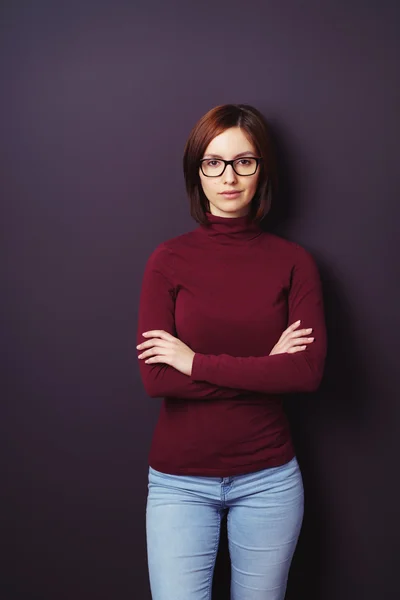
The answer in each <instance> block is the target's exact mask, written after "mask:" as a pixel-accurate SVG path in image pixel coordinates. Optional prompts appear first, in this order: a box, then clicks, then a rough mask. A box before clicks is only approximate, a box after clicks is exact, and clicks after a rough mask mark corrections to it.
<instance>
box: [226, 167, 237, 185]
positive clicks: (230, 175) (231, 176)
mask: <svg viewBox="0 0 400 600" xmlns="http://www.w3.org/2000/svg"><path fill="white" fill-rule="evenodd" d="M224 181H225V182H226V183H232V182H234V181H236V173H235V171H234V170H233V167H232V165H226V169H225V171H224Z"/></svg>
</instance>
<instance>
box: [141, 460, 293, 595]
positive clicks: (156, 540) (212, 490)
mask: <svg viewBox="0 0 400 600" xmlns="http://www.w3.org/2000/svg"><path fill="white" fill-rule="evenodd" d="M303 511H304V492H303V482H302V477H301V472H300V469H299V465H298V462H297V459H296V458H293V459H292V460H291V461H289V462H288V463H286V464H284V465H281V466H278V467H271V468H268V469H263V470H261V471H256V472H253V473H248V474H245V475H235V476H232V477H200V476H197V475H196V476H186V475H169V474H166V473H161V472H159V471H156V470H155V469H153V468H151V467H150V468H149V485H148V498H147V509H146V534H147V556H148V566H149V576H150V586H151V592H152V598H153V600H211V592H212V579H213V573H214V565H215V559H216V555H217V551H218V545H219V536H220V526H221V519H222V517H223V515H224V514H225V512H226V513H227V531H228V546H229V554H230V560H231V599H232V600H284V597H285V591H286V585H287V578H288V573H289V568H290V563H291V560H292V557H293V553H294V550H295V547H296V544H297V540H298V537H299V534H300V529H301V524H302V519H303Z"/></svg>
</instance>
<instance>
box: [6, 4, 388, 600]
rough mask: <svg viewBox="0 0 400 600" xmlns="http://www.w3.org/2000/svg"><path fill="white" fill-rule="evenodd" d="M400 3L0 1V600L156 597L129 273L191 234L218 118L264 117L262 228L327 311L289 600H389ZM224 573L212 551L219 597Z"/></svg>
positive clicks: (308, 398)
mask: <svg viewBox="0 0 400 600" xmlns="http://www.w3.org/2000/svg"><path fill="white" fill-rule="evenodd" d="M398 6H399V5H398V2H395V1H393V2H390V1H380V2H379V1H378V0H374V1H372V0H371V1H369V2H367V1H361V0H359V1H357V0H347V1H344V0H343V1H337V0H336V1H325V2H321V1H317V0H315V1H314V0H306V1H304V2H300V1H295V0H288V1H285V2H282V1H281V0H275V1H264V2H262V1H261V0H253V1H252V2H238V1H231V2H209V3H207V2H196V3H190V2H183V1H181V2H162V1H160V0H159V1H158V2H123V1H121V0H114V1H113V2H111V1H108V2H101V1H98V2H89V1H85V0H81V1H80V2H50V1H48V2H45V1H43V0H37V1H36V2H27V1H25V2H23V1H20V2H11V1H10V0H9V1H8V2H3V3H2V6H1V9H0V10H1V48H0V50H1V59H0V60H1V67H2V73H3V77H2V91H1V165H2V167H1V171H2V183H1V189H2V194H1V197H2V214H1V227H2V244H3V251H2V258H3V261H2V262H3V285H2V295H1V296H2V304H3V306H2V308H3V311H2V313H3V319H2V331H3V341H2V344H1V348H2V352H3V360H2V364H3V366H4V367H5V377H4V378H3V380H4V382H5V385H6V388H5V392H4V393H3V394H2V409H3V413H4V416H3V417H2V418H1V426H2V429H3V432H2V435H1V439H2V442H3V444H4V450H3V451H2V454H1V456H2V461H3V472H4V474H3V476H2V478H1V479H2V494H1V495H2V509H1V513H0V514H1V518H2V520H3V521H4V523H3V524H2V533H1V539H2V542H3V547H4V554H5V557H4V556H3V559H2V568H3V570H4V573H3V576H2V578H1V582H2V583H1V586H2V589H1V590H0V592H1V597H2V598H4V600H14V599H17V598H23V599H26V600H88V599H93V600H103V599H104V600H109V599H110V600H114V599H115V598H118V599H119V600H128V599H131V598H134V599H140V600H148V599H149V598H150V594H149V591H148V581H147V570H146V569H147V567H146V555H145V531H144V510H145V499H146V491H147V490H146V484H147V481H146V477H147V453H148V449H149V444H150V439H151V435H152V430H153V427H154V424H155V421H156V417H157V413H158V408H159V402H160V401H159V400H154V399H149V398H147V397H146V395H145V392H144V389H143V387H142V384H141V381H140V377H139V372H138V366H137V359H136V355H137V352H136V349H135V336H136V320H137V308H138V299H139V291H140V284H141V277H142V273H143V269H144V265H145V262H146V260H147V258H148V256H149V254H150V252H151V251H152V250H153V249H154V248H155V246H156V245H157V244H158V243H160V242H161V241H163V240H165V239H168V238H170V237H173V236H175V235H179V234H180V233H183V232H185V231H188V230H190V229H192V228H194V227H195V226H196V223H195V222H194V221H193V220H192V219H191V217H190V215H189V207H188V201H187V199H186V196H185V192H184V182H183V175H182V169H181V161H182V153H183V146H184V143H185V141H186V138H187V136H188V134H189V131H190V129H191V128H192V126H193V125H194V123H195V122H196V121H197V119H198V118H199V117H200V116H202V114H204V113H205V112H206V111H207V110H209V109H210V108H211V107H213V106H215V105H217V104H222V103H225V102H245V103H250V104H254V106H256V107H257V108H259V109H260V110H261V111H262V112H263V114H264V115H265V116H266V118H267V119H269V121H270V123H271V126H272V128H273V132H274V137H275V139H276V145H277V151H278V155H279V160H280V171H281V175H282V188H281V193H280V196H279V198H278V199H277V202H276V204H275V206H274V211H273V213H272V214H271V218H270V221H269V227H270V228H271V230H272V231H275V232H276V233H279V234H281V235H283V236H285V237H287V238H289V239H292V240H295V241H297V242H299V243H301V244H303V245H304V246H305V247H306V248H307V249H308V250H310V251H311V252H312V253H313V254H314V256H315V258H316V259H317V262H318V265H319V267H320V269H321V276H322V279H323V284H324V294H325V298H326V313H327V323H328V335H329V355H328V362H327V369H326V377H325V379H324V382H323V384H322V386H321V388H320V390H319V391H318V392H317V393H315V394H311V395H305V394H304V395H299V396H295V397H292V398H290V399H288V403H287V406H288V412H289V415H290V418H291V421H292V425H293V433H294V436H295V440H296V444H297V448H298V456H299V461H300V463H301V466H302V469H303V474H304V481H305V487H306V494H307V507H306V516H305V521H304V527H303V532H302V535H301V539H300V542H299V546H298V549H297V551H296V554H295V559H294V562H293V565H292V571H291V577H290V584H289V589H288V594H287V596H288V598H290V599H291V600H297V599H302V598H305V599H307V600H348V599H353V598H357V599H358V598H362V599H363V600H372V599H374V600H376V598H385V597H389V596H391V594H390V592H389V590H390V589H391V587H392V586H396V585H397V583H398V557H399V550H398V548H399V546H398V540H399V534H400V517H399V510H398V507H399V505H400V494H399V490H398V485H397V480H398V473H399V468H398V444H397V440H398V436H399V434H400V419H399V391H398V390H399V383H400V381H399V368H398V355H399V353H398V337H399V336H398V334H399V294H398V291H399V284H398V274H399V270H398V248H397V244H396V242H397V239H396V234H398V228H399V226H398V220H399V216H400V215H399V209H398V204H399V198H398V187H399V168H398V160H399V152H398V140H399V99H400V95H399V77H398V71H399V70H398V58H399V8H398ZM228 566H229V565H228V563H227V556H226V547H225V546H224V542H222V543H221V551H220V554H219V557H218V563H217V572H216V578H215V590H216V593H215V597H216V598H217V600H220V599H222V598H227V597H228V592H227V590H228V586H227V580H228V576H229V572H228ZM224 589H225V591H223V590H224ZM391 597H392V596H391Z"/></svg>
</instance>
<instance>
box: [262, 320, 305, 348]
mask: <svg viewBox="0 0 400 600" xmlns="http://www.w3.org/2000/svg"><path fill="white" fill-rule="evenodd" d="M299 325H300V321H296V323H293V324H292V325H290V327H288V328H287V329H285V331H284V332H283V333H282V335H281V337H280V338H279V341H278V342H277V343H276V344H275V346H274V347H273V348H272V350H271V352H270V353H269V355H270V356H271V354H284V353H285V352H286V353H288V354H293V353H294V352H300V351H301V350H305V349H306V348H307V344H312V342H313V341H314V338H313V337H306V336H307V335H308V334H310V333H311V332H312V327H311V328H309V329H298V330H297V331H296V329H297V327H298V326H299Z"/></svg>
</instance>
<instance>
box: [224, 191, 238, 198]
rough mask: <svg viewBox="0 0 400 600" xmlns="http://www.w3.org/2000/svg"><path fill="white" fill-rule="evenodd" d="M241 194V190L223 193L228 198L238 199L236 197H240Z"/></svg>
mask: <svg viewBox="0 0 400 600" xmlns="http://www.w3.org/2000/svg"><path fill="white" fill-rule="evenodd" d="M239 194H241V190H232V191H230V192H221V195H222V196H226V197H227V198H236V196H239Z"/></svg>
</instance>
